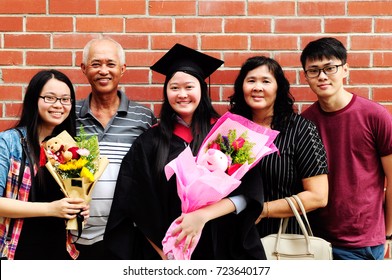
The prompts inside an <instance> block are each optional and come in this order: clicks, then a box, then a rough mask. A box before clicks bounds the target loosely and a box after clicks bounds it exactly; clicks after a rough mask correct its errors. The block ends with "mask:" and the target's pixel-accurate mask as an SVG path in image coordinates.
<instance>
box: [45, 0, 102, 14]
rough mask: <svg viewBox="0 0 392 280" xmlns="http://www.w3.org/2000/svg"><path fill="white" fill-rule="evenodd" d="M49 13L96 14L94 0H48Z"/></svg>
mask: <svg viewBox="0 0 392 280" xmlns="http://www.w3.org/2000/svg"><path fill="white" fill-rule="evenodd" d="M49 13H50V14H72V15H83V14H96V13H97V9H96V0H83V1H80V0H67V1H66V2H64V0H50V5H49Z"/></svg>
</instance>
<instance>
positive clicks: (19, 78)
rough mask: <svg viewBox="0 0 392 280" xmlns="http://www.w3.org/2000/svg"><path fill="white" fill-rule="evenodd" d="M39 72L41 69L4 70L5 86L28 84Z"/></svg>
mask: <svg viewBox="0 0 392 280" xmlns="http://www.w3.org/2000/svg"><path fill="white" fill-rule="evenodd" d="M38 71H39V69H20V68H3V69H1V72H2V74H3V75H2V81H3V82H4V83H5V84H13V83H24V84H28V83H29V81H30V79H31V78H32V77H33V76H34V75H35V74H36V73H37V72H38Z"/></svg>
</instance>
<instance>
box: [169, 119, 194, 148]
mask: <svg viewBox="0 0 392 280" xmlns="http://www.w3.org/2000/svg"><path fill="white" fill-rule="evenodd" d="M173 133H174V134H175V135H177V136H178V137H180V138H181V139H183V140H184V141H185V142H187V143H188V144H189V143H191V142H192V140H193V136H192V131H191V128H190V127H189V126H185V125H184V124H183V123H179V122H176V123H175V124H174V130H173Z"/></svg>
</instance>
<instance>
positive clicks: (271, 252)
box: [261, 195, 332, 260]
mask: <svg viewBox="0 0 392 280" xmlns="http://www.w3.org/2000/svg"><path fill="white" fill-rule="evenodd" d="M292 197H293V198H294V199H295V201H296V202H297V204H298V205H299V207H300V209H301V212H302V216H303V218H304V221H305V224H304V221H303V220H302V218H301V215H300V214H299V213H298V211H297V209H296V207H295V205H294V203H293V202H292V201H291V199H290V198H289V197H286V198H285V199H286V201H287V203H288V204H289V205H290V208H291V210H292V211H293V213H294V216H295V218H296V219H297V222H298V224H299V226H300V228H301V231H302V235H301V234H288V233H285V232H286V228H287V224H288V221H289V218H282V219H281V220H280V227H279V231H278V233H277V234H270V235H267V236H266V237H263V238H261V242H262V244H263V247H264V251H265V254H266V256H267V259H268V260H332V246H331V243H329V242H328V241H326V240H324V239H322V238H319V237H315V236H313V233H312V230H311V228H310V224H309V221H308V218H307V216H306V212H305V207H304V206H303V205H302V202H301V200H300V198H299V197H298V196H296V195H293V196H292Z"/></svg>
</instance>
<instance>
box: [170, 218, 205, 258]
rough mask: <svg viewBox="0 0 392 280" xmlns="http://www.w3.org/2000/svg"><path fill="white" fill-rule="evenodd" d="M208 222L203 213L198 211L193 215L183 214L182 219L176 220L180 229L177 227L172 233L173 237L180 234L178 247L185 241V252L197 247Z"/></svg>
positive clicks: (177, 240) (177, 242)
mask: <svg viewBox="0 0 392 280" xmlns="http://www.w3.org/2000/svg"><path fill="white" fill-rule="evenodd" d="M206 222H207V221H206V219H205V217H204V215H203V212H201V211H198V210H196V211H194V212H191V213H187V214H182V215H181V216H180V217H178V218H177V219H176V223H178V227H176V228H175V229H174V230H173V232H172V235H173V236H175V235H177V234H178V236H177V238H176V245H178V244H179V243H180V242H181V241H182V240H183V239H185V243H184V252H185V251H186V250H187V249H188V248H192V247H193V246H195V244H196V243H197V241H198V240H197V239H198V237H199V236H200V234H201V232H202V230H203V228H204V225H205V223H206Z"/></svg>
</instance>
